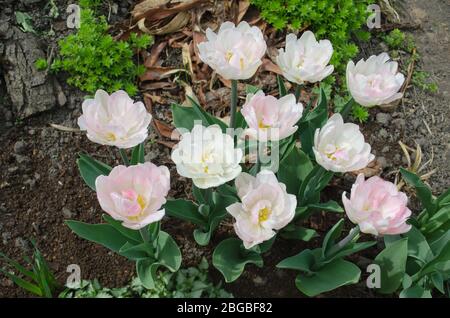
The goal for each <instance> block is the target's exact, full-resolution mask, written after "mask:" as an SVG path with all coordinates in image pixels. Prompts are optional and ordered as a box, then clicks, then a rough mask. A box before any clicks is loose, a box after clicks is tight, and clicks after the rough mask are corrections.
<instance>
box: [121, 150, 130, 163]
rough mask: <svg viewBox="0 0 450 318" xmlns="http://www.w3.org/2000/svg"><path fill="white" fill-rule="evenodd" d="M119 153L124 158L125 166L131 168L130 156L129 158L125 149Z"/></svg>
mask: <svg viewBox="0 0 450 318" xmlns="http://www.w3.org/2000/svg"><path fill="white" fill-rule="evenodd" d="M119 153H120V157H121V158H122V161H123V164H124V165H125V166H129V165H130V161H129V160H128V156H127V153H126V151H125V149H122V148H119Z"/></svg>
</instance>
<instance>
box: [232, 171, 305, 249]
mask: <svg viewBox="0 0 450 318" xmlns="http://www.w3.org/2000/svg"><path fill="white" fill-rule="evenodd" d="M235 183H236V189H237V191H238V196H239V198H240V199H241V202H242V203H234V204H232V205H230V206H228V207H227V211H228V213H230V214H231V215H232V216H233V217H234V218H235V219H236V222H235V223H234V230H235V231H236V234H237V235H238V236H239V238H240V239H241V240H242V241H243V243H244V247H245V248H247V249H249V248H251V247H253V246H255V245H258V244H260V243H262V242H264V241H267V240H270V239H271V238H272V237H273V236H274V235H275V234H276V233H275V231H274V230H280V229H282V228H283V227H285V226H286V225H288V224H289V222H291V221H292V219H293V218H294V216H295V207H296V206H297V199H296V197H295V195H292V194H288V193H287V192H286V186H285V185H284V184H283V183H279V182H278V180H277V177H276V176H275V174H274V173H273V172H272V171H270V170H263V171H261V172H260V173H258V174H257V175H256V178H255V177H253V176H252V175H250V174H248V173H245V172H243V173H241V174H240V175H239V176H238V177H237V178H236V181H235Z"/></svg>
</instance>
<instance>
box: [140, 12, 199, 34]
mask: <svg viewBox="0 0 450 318" xmlns="http://www.w3.org/2000/svg"><path fill="white" fill-rule="evenodd" d="M190 18H191V15H190V14H189V12H178V13H177V15H176V16H175V17H174V18H173V19H172V20H170V21H169V23H167V24H165V25H163V26H161V27H151V28H147V26H146V25H145V21H146V18H142V19H140V20H139V21H138V24H137V25H138V28H139V30H141V31H142V32H144V33H147V34H152V35H163V34H170V33H174V32H177V31H179V30H180V29H182V28H183V27H185V26H186V24H188V22H189V20H190Z"/></svg>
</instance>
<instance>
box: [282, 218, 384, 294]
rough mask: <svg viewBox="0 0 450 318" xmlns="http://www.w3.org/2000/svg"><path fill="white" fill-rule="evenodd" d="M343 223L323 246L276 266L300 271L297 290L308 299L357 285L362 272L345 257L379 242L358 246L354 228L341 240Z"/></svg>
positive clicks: (325, 240)
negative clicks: (350, 285) (339, 288)
mask: <svg viewBox="0 0 450 318" xmlns="http://www.w3.org/2000/svg"><path fill="white" fill-rule="evenodd" d="M343 225H344V220H343V219H341V220H340V221H339V222H338V223H336V224H335V225H334V226H333V228H331V229H330V231H328V233H327V234H326V236H325V238H324V240H323V243H322V247H320V248H316V249H314V250H310V249H306V250H303V251H302V252H300V253H299V254H297V255H294V256H291V257H288V258H286V259H284V260H282V261H281V262H280V263H279V264H278V265H277V267H278V268H285V269H293V270H297V271H300V273H299V274H298V275H297V278H296V280H295V285H296V286H297V288H298V289H299V290H300V291H301V292H302V293H304V294H305V295H307V296H310V297H312V296H316V295H318V294H321V293H324V292H328V291H331V290H333V289H336V288H338V287H341V286H344V285H349V284H355V283H357V282H358V281H359V278H360V275H361V270H360V269H359V268H358V266H356V265H355V264H353V263H351V262H349V261H346V260H344V257H346V256H348V255H351V254H354V253H357V252H360V251H362V250H364V249H366V248H369V247H371V246H373V245H374V244H376V242H362V243H357V242H356V241H357V240H358V228H354V229H352V230H351V231H350V233H349V234H348V235H347V236H346V237H345V238H344V239H342V240H341V241H339V242H336V240H337V239H338V238H339V237H340V236H341V234H342V229H343Z"/></svg>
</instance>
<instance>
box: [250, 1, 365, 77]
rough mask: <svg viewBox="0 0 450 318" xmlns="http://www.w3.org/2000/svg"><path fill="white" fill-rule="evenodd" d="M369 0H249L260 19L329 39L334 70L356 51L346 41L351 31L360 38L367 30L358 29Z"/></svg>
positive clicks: (276, 25) (276, 26) (280, 26)
mask: <svg viewBox="0 0 450 318" xmlns="http://www.w3.org/2000/svg"><path fill="white" fill-rule="evenodd" d="M372 2H373V1H372V0H334V1H329V0H272V1H266V0H251V3H252V4H253V5H255V6H256V7H257V8H258V9H259V10H260V11H261V16H262V17H263V19H264V20H266V21H267V22H269V23H270V24H272V25H273V26H274V27H275V28H277V29H283V28H285V27H289V28H290V29H293V30H298V29H303V28H309V29H311V31H313V32H314V33H315V35H316V37H317V38H319V39H329V40H330V41H331V43H332V44H333V48H334V54H333V58H332V60H331V64H333V65H334V66H335V67H336V68H337V70H338V71H343V70H344V69H345V64H346V63H347V61H348V60H349V59H351V58H352V57H354V56H355V55H356V54H357V53H358V47H357V46H356V45H355V44H354V43H352V42H351V41H350V37H351V34H352V33H355V34H356V35H357V36H358V38H360V39H362V40H364V39H366V40H367V39H368V38H369V37H370V34H369V33H368V32H366V31H363V30H362V26H363V25H364V23H365V21H366V19H367V17H368V14H369V13H368V12H367V11H366V9H367V6H368V5H369V4H370V3H372Z"/></svg>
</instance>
